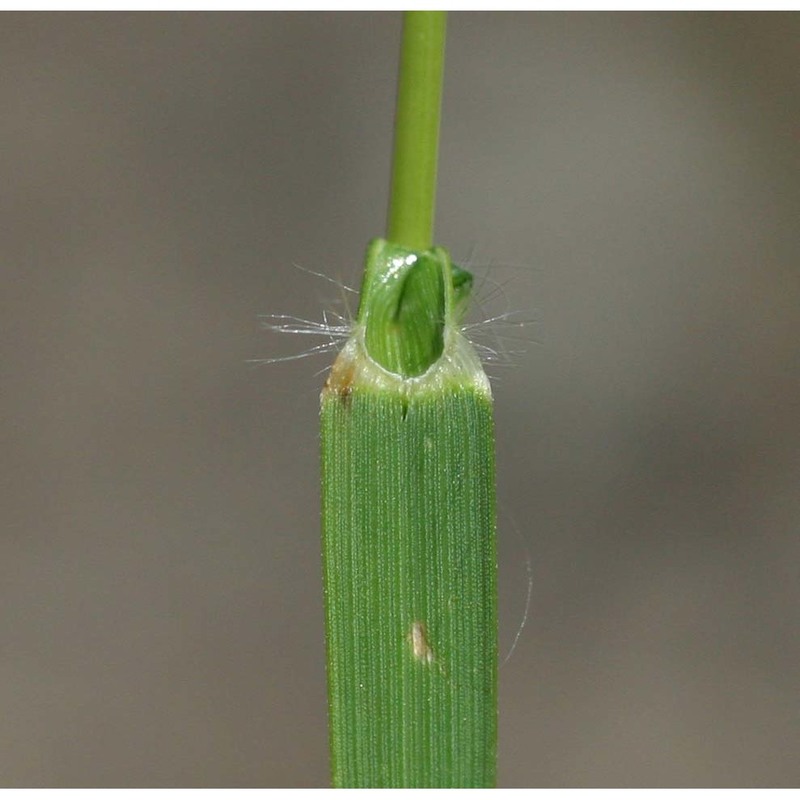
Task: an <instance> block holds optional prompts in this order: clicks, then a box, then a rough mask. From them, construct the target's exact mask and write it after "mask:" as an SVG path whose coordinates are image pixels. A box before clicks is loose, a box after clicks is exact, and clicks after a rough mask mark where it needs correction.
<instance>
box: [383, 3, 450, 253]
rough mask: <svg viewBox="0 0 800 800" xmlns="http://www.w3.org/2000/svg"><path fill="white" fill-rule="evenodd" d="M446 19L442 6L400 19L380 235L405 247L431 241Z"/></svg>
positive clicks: (413, 247) (414, 247)
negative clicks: (385, 220)
mask: <svg viewBox="0 0 800 800" xmlns="http://www.w3.org/2000/svg"><path fill="white" fill-rule="evenodd" d="M446 20H447V14H446V12H444V11H406V12H405V14H404V18H403V44H402V49H401V53H400V80H399V82H398V88H397V112H396V116H395V134H394V137H395V138H394V158H393V161H392V193H391V200H390V202H389V224H388V232H387V237H386V238H387V239H388V240H389V241H391V242H394V243H396V244H399V245H402V246H404V247H407V248H409V249H411V250H427V249H428V248H429V247H430V246H431V244H432V243H433V217H434V210H435V203H436V163H437V155H438V149H439V119H440V116H441V106H442V76H443V72H444V43H445V26H446Z"/></svg>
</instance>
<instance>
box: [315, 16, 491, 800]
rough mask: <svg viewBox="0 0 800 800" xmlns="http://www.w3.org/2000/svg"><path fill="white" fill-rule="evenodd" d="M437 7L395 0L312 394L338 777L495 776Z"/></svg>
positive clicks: (486, 782) (474, 424) (485, 439)
mask: <svg viewBox="0 0 800 800" xmlns="http://www.w3.org/2000/svg"><path fill="white" fill-rule="evenodd" d="M444 38H445V14H444V13H443V12H427V11H426V12H422V11H421V12H406V14H405V17H404V29H403V45H402V54H401V65H400V78H399V88H398V104H397V116H396V130H395V148H394V160H393V172H392V192H391V201H390V211H389V224H388V232H387V237H386V239H377V240H375V241H374V242H372V243H371V244H370V246H369V248H368V252H367V258H366V267H365V272H364V278H363V282H362V286H361V296H360V303H359V310H358V315H357V319H356V321H355V324H354V325H353V328H352V331H351V335H350V338H349V339H348V341H347V342H346V344H345V345H344V347H343V348H342V350H341V352H340V353H339V355H338V357H337V358H336V361H335V363H334V365H333V367H332V369H331V372H330V375H329V377H328V380H327V382H326V385H325V388H324V389H323V392H322V398H321V440H322V522H323V572H324V587H325V613H326V634H327V668H328V699H329V720H330V724H329V729H330V750H331V762H332V764H331V766H332V779H333V784H334V786H337V787H487V786H493V785H494V782H495V762H496V737H497V599H496V595H497V589H496V544H495V493H494V432H493V418H492V399H491V391H490V388H489V383H488V380H487V378H486V376H485V374H484V372H483V369H482V366H481V363H480V360H479V359H478V357H477V356H476V354H475V351H474V350H473V348H472V346H471V345H470V343H469V342H468V341H467V339H466V338H465V337H464V335H463V334H462V328H461V324H462V319H461V317H462V314H463V311H464V308H465V306H466V299H467V297H468V294H469V290H470V288H471V277H470V276H469V274H468V273H466V272H465V271H463V270H460V269H459V268H457V267H455V266H453V265H452V264H451V262H450V258H449V255H448V253H447V251H446V250H444V249H442V248H440V247H433V246H432V231H433V212H434V204H435V185H436V160H437V148H438V130H439V115H440V106H441V90H442V71H443V70H442V68H443V63H444Z"/></svg>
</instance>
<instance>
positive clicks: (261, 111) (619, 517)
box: [0, 13, 800, 786]
mask: <svg viewBox="0 0 800 800" xmlns="http://www.w3.org/2000/svg"><path fill="white" fill-rule="evenodd" d="M400 21H401V20H400V15H399V14H395V13H374V14H362V13H324V14H323V13H293V14H290V13H256V14H228V13H217V14H200V13H188V14H160V15H155V14H122V13H115V14H57V13H46V14H30V15H29V14H11V13H6V14H3V15H2V17H0V22H1V23H2V24H0V102H1V103H2V114H0V142H1V143H2V146H0V173H1V174H2V182H1V183H0V209H2V215H1V216H0V226H1V229H2V235H1V236H0V263H1V264H2V284H1V287H2V288H1V292H0V304H2V307H1V310H0V326H2V335H0V348H1V349H2V395H0V404H2V422H1V423H0V424H2V429H1V431H2V451H3V458H2V476H3V480H2V485H1V486H0V500H1V502H2V529H1V530H0V597H1V598H2V611H0V709H2V713H0V782H2V784H3V785H7V786H26V785H27V786H224V785H230V786H322V785H325V784H326V782H327V779H328V772H327V756H326V716H325V713H326V710H325V679H324V641H323V621H322V596H321V588H320V563H319V558H320V556H319V552H320V547H319V517H318V486H317V476H318V470H317V429H316V424H317V421H316V417H317V408H318V406H317V395H318V390H319V388H320V385H321V382H322V380H323V377H322V376H321V375H320V374H317V373H318V370H321V369H323V368H324V367H325V366H326V365H327V364H328V363H329V360H330V359H329V357H323V358H321V359H312V358H308V359H301V360H298V361H294V362H288V363H280V364H274V365H269V366H254V365H253V364H249V363H247V359H250V358H269V357H275V356H281V355H287V354H291V353H299V352H302V351H303V350H304V349H305V348H306V347H307V346H309V344H313V342H312V343H310V342H309V341H307V340H306V339H305V338H303V337H294V339H291V338H287V337H283V338H282V337H280V336H278V335H275V334H269V333H265V332H263V331H261V330H260V329H259V327H258V321H257V315H258V314H259V313H287V314H295V315H298V316H300V317H306V318H310V319H322V316H321V315H322V310H323V309H326V308H336V307H337V303H338V302H339V299H340V294H341V293H340V291H339V289H338V288H337V287H336V286H335V285H334V284H332V283H329V282H326V281H325V280H323V279H320V278H316V277H314V276H313V275H310V274H309V273H308V272H303V271H302V270H301V269H297V268H295V267H294V266H293V265H294V264H297V265H299V266H300V267H302V268H305V269H306V270H313V271H318V272H322V273H325V274H326V275H328V276H330V277H331V278H333V279H336V280H341V281H343V282H344V283H348V284H355V285H357V284H358V280H359V272H360V269H361V264H362V259H363V254H364V250H365V247H366V244H367V241H368V240H369V239H370V238H372V237H374V236H379V235H381V234H382V233H383V229H384V216H385V206H386V198H387V184H388V174H389V157H390V144H391V125H392V114H393V104H394V81H395V70H396V62H397V53H398V43H399V34H400ZM799 41H800V16H798V15H786V14H752V13H751V14H734V13H731V14H695V13H693V14H666V15H665V14H653V13H651V14H642V13H634V14H587V13H572V14H535V13H515V14H508V13H455V14H452V15H451V18H450V25H449V41H448V60H447V68H446V88H445V101H444V107H445V108H444V111H445V114H444V122H443V129H442V152H441V168H440V181H441V183H440V198H439V214H438V222H437V231H438V235H437V241H438V242H439V243H440V244H442V245H444V246H447V247H448V248H450V249H451V251H452V253H453V254H454V257H455V258H456V259H457V260H459V259H460V261H461V262H462V263H466V264H468V265H471V266H472V267H473V268H474V270H475V271H476V273H477V274H478V275H479V277H480V282H481V283H482V286H483V291H484V300H485V305H484V306H481V307H480V308H479V309H478V312H477V313H478V315H479V316H478V318H479V317H480V314H484V315H486V316H491V315H492V314H494V313H502V312H503V311H507V310H508V311H518V312H520V313H521V316H523V317H528V318H531V319H533V320H534V324H532V325H529V326H526V327H525V328H522V329H520V330H518V331H516V332H515V335H519V336H521V337H522V338H523V339H525V340H528V341H527V342H519V341H517V340H516V339H514V340H510V339H507V340H504V341H503V342H501V343H500V345H501V347H506V348H508V349H510V350H514V351H516V350H518V349H520V347H521V348H522V349H523V350H524V351H525V352H523V353H522V354H516V355H513V356H512V357H511V361H512V362H513V363H512V366H510V367H496V368H493V369H491V370H490V371H492V374H494V375H496V376H497V377H498V378H499V380H498V381H497V382H496V384H495V395H496V409H497V428H498V463H499V481H500V486H499V494H500V500H501V532H500V536H501V564H500V579H501V615H502V627H501V647H502V649H503V651H504V652H506V651H507V650H508V649H509V647H510V646H511V643H512V641H513V639H514V637H515V634H516V632H517V630H518V628H519V625H520V622H521V620H522V617H523V612H524V607H525V596H526V592H527V588H528V578H527V573H528V568H527V566H526V562H527V561H528V560H529V563H530V573H531V575H532V591H531V603H530V611H529V614H528V618H527V623H526V625H525V627H524V629H523V630H522V633H521V635H520V637H519V642H518V645H517V648H516V651H515V653H514V655H513V657H512V658H511V659H510V660H509V661H508V663H506V664H505V665H504V666H503V667H502V669H501V671H500V676H501V717H500V736H501V738H500V782H501V785H504V786H644V785H648V786H712V785H713V786H737V785H747V786H749V785H763V786H791V785H795V786H796V785H797V784H798V781H800V761H798V752H800V669H799V668H798V665H799V664H800V637H799V636H798V629H799V627H800V574H799V572H800V536H799V535H798V529H799V528H800V402H798V400H799V398H800V352H798V345H799V344H800V264H799V263H798V262H799V260H800V225H799V224H798V223H799V222H800V172H799V171H798V170H799V169H800V138H798V137H799V131H800V127H798V125H799V123H798V120H800V48H798V42H799ZM487 308H488V311H487V310H486V309H487ZM489 327H490V328H491V326H489ZM506 332H507V331H506V330H504V329H499V330H498V329H495V330H494V331H492V330H489V331H484V333H487V334H488V335H490V336H491V335H492V334H493V333H500V334H502V333H506Z"/></svg>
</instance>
